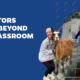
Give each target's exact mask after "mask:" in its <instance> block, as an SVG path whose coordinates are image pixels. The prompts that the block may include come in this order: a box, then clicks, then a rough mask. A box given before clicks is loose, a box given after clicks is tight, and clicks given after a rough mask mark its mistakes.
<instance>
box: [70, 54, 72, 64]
mask: <svg viewBox="0 0 80 80" xmlns="http://www.w3.org/2000/svg"><path fill="white" fill-rule="evenodd" d="M70 64H72V54H70Z"/></svg>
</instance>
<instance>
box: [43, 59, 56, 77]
mask: <svg viewBox="0 0 80 80" xmlns="http://www.w3.org/2000/svg"><path fill="white" fill-rule="evenodd" d="M43 64H44V65H45V66H46V67H47V70H46V71H45V76H47V75H48V74H51V72H52V71H54V69H55V64H54V61H53V60H52V61H48V62H44V63H43Z"/></svg>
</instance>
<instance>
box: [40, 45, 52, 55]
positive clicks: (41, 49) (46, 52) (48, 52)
mask: <svg viewBox="0 0 80 80" xmlns="http://www.w3.org/2000/svg"><path fill="white" fill-rule="evenodd" d="M46 46H47V45H46V43H42V44H41V48H40V51H41V52H42V53H44V54H46V55H49V54H53V51H52V49H49V50H48V49H47V48H46Z"/></svg>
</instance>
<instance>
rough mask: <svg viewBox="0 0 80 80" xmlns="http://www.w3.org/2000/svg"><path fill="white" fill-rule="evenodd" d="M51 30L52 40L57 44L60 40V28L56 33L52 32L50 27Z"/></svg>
mask: <svg viewBox="0 0 80 80" xmlns="http://www.w3.org/2000/svg"><path fill="white" fill-rule="evenodd" d="M51 30H52V32H53V39H54V40H55V41H56V42H58V41H59V40H60V30H61V27H60V28H59V30H58V31H54V30H53V28H52V27H51Z"/></svg>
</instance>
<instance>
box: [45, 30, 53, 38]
mask: <svg viewBox="0 0 80 80" xmlns="http://www.w3.org/2000/svg"><path fill="white" fill-rule="evenodd" d="M46 34H47V37H48V38H49V39H52V35H53V33H52V30H51V28H47V29H46Z"/></svg>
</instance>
